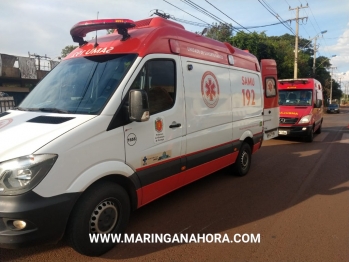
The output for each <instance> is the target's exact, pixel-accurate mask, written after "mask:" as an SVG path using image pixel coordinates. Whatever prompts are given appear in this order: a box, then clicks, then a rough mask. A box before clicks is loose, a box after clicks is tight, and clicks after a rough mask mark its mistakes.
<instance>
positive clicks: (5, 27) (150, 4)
mask: <svg viewBox="0 0 349 262" xmlns="http://www.w3.org/2000/svg"><path fill="white" fill-rule="evenodd" d="M186 2H188V1H187V0H166V1H165V0H69V1H68V0H11V1H9V0H0V53H1V54H9V55H15V56H25V57H28V52H30V53H31V54H33V53H36V54H38V55H41V56H44V55H47V56H48V57H50V58H51V59H57V57H58V56H60V54H61V51H62V49H63V48H64V47H65V46H67V45H76V43H74V42H73V41H72V38H71V36H70V33H69V32H70V29H71V28H72V26H73V25H75V24H76V23H78V22H80V21H84V20H92V19H96V18H97V13H98V18H100V19H103V18H105V19H107V18H127V19H131V20H134V21H137V20H141V19H145V18H148V17H150V16H152V15H153V13H154V12H155V10H156V9H157V10H158V11H160V12H163V13H167V14H169V15H171V16H172V17H174V18H176V19H182V20H186V21H190V22H195V23H200V24H203V23H207V24H212V23H215V22H217V21H216V20H214V19H213V18H212V17H210V16H208V15H206V14H204V13H202V12H199V11H198V10H197V9H195V8H193V7H192V6H190V5H188V4H187V3H186ZM189 2H193V3H194V4H196V5H198V6H200V7H202V8H204V9H205V10H206V11H208V12H209V13H211V14H213V15H214V16H216V17H218V18H219V19H221V20H223V21H224V22H227V23H231V24H232V25H233V26H235V27H241V26H243V27H253V26H264V25H270V24H274V23H278V22H279V20H278V19H277V18H276V16H275V15H273V14H272V13H274V14H275V13H276V14H277V15H278V17H279V19H282V20H289V19H295V18H296V11H295V10H290V9H289V8H291V9H294V8H296V7H301V6H302V7H306V6H307V4H308V7H307V8H301V9H299V17H300V18H304V19H302V20H299V21H300V23H299V36H300V37H302V38H306V39H309V40H312V39H314V37H316V38H317V44H318V52H317V54H316V56H317V57H319V56H325V57H328V58H330V62H331V64H332V66H333V67H336V68H334V69H333V77H334V78H335V79H336V80H337V81H338V82H339V81H340V82H343V86H345V85H348V86H349V1H347V0H345V1H343V0H192V1H189ZM262 4H263V5H264V6H266V7H268V6H269V7H270V8H271V10H270V11H271V12H269V11H268V10H267V9H266V8H265V7H264V6H263V5H262ZM154 16H155V15H154ZM306 17H307V19H306ZM288 24H289V26H290V27H291V28H292V31H293V32H291V30H290V29H289V28H287V27H286V26H284V25H283V24H279V25H273V26H266V27H259V28H253V29H248V30H249V31H251V32H253V31H256V32H262V31H264V32H265V33H266V34H267V35H268V36H280V35H283V34H286V33H288V34H294V32H295V31H296V29H295V28H296V23H295V21H294V20H293V21H292V22H291V23H288ZM182 25H183V26H184V27H185V28H186V29H187V30H189V31H192V32H201V31H202V30H203V29H204V26H203V25H201V26H194V25H191V24H187V23H182ZM241 30H243V29H241ZM325 30H327V32H326V33H325V34H323V35H322V34H321V33H320V32H322V31H325ZM244 31H245V32H248V31H247V30H244ZM99 34H105V31H104V32H99ZM88 37H92V36H89V35H88V36H87V39H89V38H88ZM313 43H314V41H313ZM334 55H335V57H332V56H334ZM339 79H340V80H339ZM348 90H349V89H348ZM343 91H344V87H343Z"/></svg>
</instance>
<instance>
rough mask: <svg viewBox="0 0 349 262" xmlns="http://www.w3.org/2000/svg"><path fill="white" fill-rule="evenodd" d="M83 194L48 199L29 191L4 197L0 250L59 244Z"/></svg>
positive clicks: (0, 201)
mask: <svg viewBox="0 0 349 262" xmlns="http://www.w3.org/2000/svg"><path fill="white" fill-rule="evenodd" d="M79 195H80V193H73V194H63V195H59V196H54V197H49V198H45V197H41V196H39V195H38V194H36V193H34V192H33V191H29V192H27V193H25V194H22V195H17V196H0V203H1V205H0V248H19V247H27V246H31V245H37V244H40V243H55V242H58V241H59V240H60V239H61V238H62V237H63V234H64V231H65V228H66V225H67V222H68V218H69V214H70V211H71V210H72V208H73V206H74V203H75V202H76V200H77V198H78V197H79ZM23 226H24V228H22V229H21V227H23Z"/></svg>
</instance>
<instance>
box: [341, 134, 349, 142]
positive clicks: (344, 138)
mask: <svg viewBox="0 0 349 262" xmlns="http://www.w3.org/2000/svg"><path fill="white" fill-rule="evenodd" d="M339 143H343V144H349V134H348V133H343V135H342V139H341V141H339Z"/></svg>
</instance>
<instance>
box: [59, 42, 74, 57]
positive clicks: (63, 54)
mask: <svg viewBox="0 0 349 262" xmlns="http://www.w3.org/2000/svg"><path fill="white" fill-rule="evenodd" d="M77 47H78V46H74V45H67V46H66V47H64V48H63V49H62V52H61V57H62V58H64V57H66V56H67V55H69V54H70V53H71V52H72V51H73V50H74V49H75V48H77Z"/></svg>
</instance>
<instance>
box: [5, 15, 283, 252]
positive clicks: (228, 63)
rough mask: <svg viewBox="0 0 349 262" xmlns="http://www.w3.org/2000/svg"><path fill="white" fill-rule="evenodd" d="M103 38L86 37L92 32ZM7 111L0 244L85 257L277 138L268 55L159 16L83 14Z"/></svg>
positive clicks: (236, 170) (240, 166)
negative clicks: (55, 59) (177, 194)
mask: <svg viewBox="0 0 349 262" xmlns="http://www.w3.org/2000/svg"><path fill="white" fill-rule="evenodd" d="M105 29H115V33H112V34H109V35H106V36H103V37H99V38H98V39H93V40H91V41H90V42H86V41H85V40H84V37H85V36H86V34H87V33H88V32H92V31H95V30H105ZM71 35H72V37H73V40H74V41H75V42H77V43H79V47H78V48H77V49H76V50H74V51H73V52H72V53H71V54H70V55H69V56H68V57H67V58H66V59H64V61H62V62H61V63H60V64H59V65H58V66H57V67H56V68H54V69H53V70H52V71H51V72H50V73H49V74H48V75H47V76H46V77H45V78H44V79H43V80H42V81H41V82H40V83H39V84H38V85H37V86H36V87H35V89H34V90H33V91H32V92H31V93H30V94H29V95H28V96H27V98H26V99H25V100H24V101H23V102H22V103H21V105H20V106H19V107H18V108H17V109H16V110H9V111H7V112H5V113H2V114H0V145H1V146H0V202H1V205H0V247H4V248H13V247H21V246H27V245H29V244H37V243H42V242H45V243H47V242H56V241H58V240H59V239H61V238H62V236H63V234H64V233H65V232H66V233H67V234H68V238H69V240H70V242H71V244H72V246H73V247H74V249H75V250H77V251H78V252H80V253H82V254H86V255H90V256H96V255H100V254H102V253H104V252H106V251H108V250H109V249H111V248H112V247H113V245H114V244H113V243H108V244H107V243H104V244H102V243H101V244H92V243H90V239H89V234H93V233H101V234H105V233H122V232H123V230H124V229H125V227H126V225H127V222H128V220H129V215H130V212H131V211H132V210H134V209H137V208H139V207H141V206H144V205H145V204H147V203H149V202H151V201H153V200H155V199H157V198H159V197H161V196H163V195H165V194H167V193H169V192H171V191H173V190H175V189H177V188H179V187H182V186H184V185H186V184H188V183H191V182H193V181H195V180H197V179H199V178H202V177H204V176H206V175H209V174H211V173H213V172H215V171H217V170H219V169H221V168H224V167H226V166H229V165H233V169H232V173H233V174H235V175H238V176H243V175H246V174H247V172H248V170H249V168H250V165H251V155H252V154H253V153H255V152H256V151H257V150H258V149H259V148H260V147H261V144H262V140H263V139H270V138H273V137H275V136H277V135H278V122H279V119H278V116H279V108H278V93H277V84H276V83H277V71H276V63H275V61H274V60H262V62H261V64H259V62H258V60H257V59H256V57H255V56H253V55H252V54H250V53H248V52H245V51H242V50H240V49H238V48H235V47H232V46H231V45H230V44H228V43H221V42H218V41H215V40H212V39H209V38H206V37H203V36H201V35H197V34H194V33H191V32H188V31H186V30H185V29H184V27H183V26H182V25H180V24H177V23H174V22H171V21H168V20H165V19H163V18H149V19H145V20H142V21H137V22H133V21H131V20H126V19H108V20H91V21H84V22H80V23H78V24H76V25H75V26H74V27H73V28H72V29H71Z"/></svg>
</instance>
